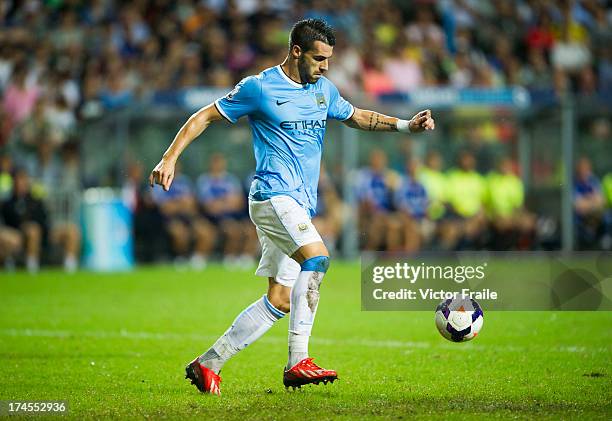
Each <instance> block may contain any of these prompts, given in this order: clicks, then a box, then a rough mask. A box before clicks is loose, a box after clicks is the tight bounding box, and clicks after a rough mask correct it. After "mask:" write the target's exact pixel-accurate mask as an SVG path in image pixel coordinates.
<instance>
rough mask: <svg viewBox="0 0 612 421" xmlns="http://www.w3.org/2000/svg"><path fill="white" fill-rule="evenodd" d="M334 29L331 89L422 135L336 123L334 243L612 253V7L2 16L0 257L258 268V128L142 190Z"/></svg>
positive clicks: (455, 5) (343, 250) (323, 185)
mask: <svg viewBox="0 0 612 421" xmlns="http://www.w3.org/2000/svg"><path fill="white" fill-rule="evenodd" d="M310 17H318V18H323V19H325V20H326V21H327V22H328V23H330V24H331V25H332V26H334V27H335V29H336V31H337V45H336V47H335V48H334V56H333V58H332V59H331V62H330V70H329V72H328V75H327V76H328V77H329V79H331V80H332V81H333V82H334V83H335V84H336V85H337V86H338V88H339V90H340V92H341V93H342V94H343V96H344V97H345V98H347V99H348V100H349V101H351V102H352V103H353V104H354V105H355V106H357V107H359V108H366V109H374V110H377V111H380V112H383V113H386V114H390V115H395V116H401V117H403V118H409V117H410V116H412V115H413V114H414V113H415V112H416V111H418V110H420V109H423V108H431V109H432V111H433V113H434V117H435V118H436V130H435V131H434V132H432V133H427V134H424V135H419V136H418V137H413V136H406V135H400V134H384V133H383V134H381V133H372V132H361V131H356V130H352V129H349V128H347V127H345V126H344V125H342V124H341V123H338V122H332V121H330V122H329V124H328V126H327V134H326V140H325V151H324V156H323V161H324V164H325V165H324V167H323V171H322V174H321V181H320V184H319V214H318V216H317V217H316V218H315V224H316V225H317V227H318V229H319V231H320V233H321V235H322V237H323V238H324V240H325V242H326V243H327V245H328V247H329V248H330V250H332V253H334V255H335V256H340V257H345V258H354V257H357V256H358V254H359V252H360V251H361V250H379V251H389V252H407V253H418V252H427V251H453V250H525V251H527V250H563V251H573V250H611V249H612V127H611V121H612V118H611V117H612V108H611V104H612V31H611V30H610V27H611V23H612V5H611V2H609V1H603V0H574V1H572V0H563V1H559V0H558V1H548V0H519V1H485V0H441V1H410V2H408V1H400V0H397V1H393V0H378V1H367V0H361V1H359V0H335V1H327V0H313V1H299V2H297V1H292V0H269V1H257V0H235V1H229V0H228V1H226V0H207V1H194V0H182V1H167V0H136V1H130V2H122V1H113V0H97V1H78V0H73V1H62V0H49V1H33V0H31V1H10V0H8V1H3V2H1V3H0V98H1V101H0V116H1V117H0V203H1V205H0V209H1V212H0V262H1V263H2V265H3V266H2V267H3V268H4V269H3V270H8V271H11V270H22V269H23V268H25V269H26V270H28V271H30V272H36V271H38V270H39V269H40V268H41V267H47V266H58V267H63V268H64V269H65V270H67V271H74V270H76V269H77V268H78V267H85V268H88V269H93V270H114V269H126V268H130V267H132V266H133V265H134V264H141V263H160V262H172V263H174V264H175V265H176V266H177V268H186V267H192V268H195V269H202V268H204V267H205V266H206V265H207V263H208V262H211V261H221V262H223V264H224V265H226V266H227V267H229V268H234V267H235V268H246V267H252V265H253V264H254V262H255V261H256V259H257V257H258V253H259V245H258V242H257V238H256V235H255V231H254V228H253V226H252V224H251V223H250V221H249V219H248V213H247V211H246V192H247V190H248V187H249V184H250V182H251V178H252V172H253V170H254V159H253V153H252V146H251V137H250V131H249V127H248V124H247V123H246V119H244V121H241V122H240V123H239V124H236V125H229V124H227V123H225V122H221V123H218V124H215V125H213V126H212V127H210V128H209V129H208V130H207V131H206V132H205V134H204V135H203V136H201V137H200V138H198V139H197V140H196V141H195V142H194V143H193V144H192V145H191V146H190V147H189V149H188V150H187V151H186V153H184V155H183V156H182V157H181V160H180V166H179V171H180V176H177V178H176V179H175V181H174V184H173V187H172V190H171V191H170V192H168V193H165V192H163V191H161V190H160V189H159V188H155V189H151V188H150V187H148V185H147V184H146V183H147V177H148V174H149V172H150V171H151V169H152V168H153V167H154V166H155V164H156V163H157V162H158V160H159V158H160V157H161V154H162V153H163V151H164V150H165V149H166V147H167V146H168V145H169V143H170V142H171V141H172V139H173V137H174V135H175V133H176V131H177V130H178V129H179V128H180V127H181V125H182V124H183V123H184V122H185V120H186V119H187V118H188V117H189V115H190V114H191V113H193V112H194V111H196V110H197V109H199V108H200V107H202V106H205V105H207V104H209V103H210V102H212V101H213V100H214V99H216V98H218V97H220V96H223V95H225V94H226V93H227V92H228V91H229V90H231V89H232V86H233V85H234V84H235V83H236V82H238V81H239V80H240V79H241V78H243V77H244V76H247V75H250V74H256V73H259V72H260V71H262V70H263V69H265V68H267V67H270V66H274V65H276V64H279V63H280V62H282V60H283V59H284V57H285V55H286V54H287V40H288V34H289V30H290V28H291V26H292V24H293V23H294V22H295V21H297V20H300V19H303V18H310Z"/></svg>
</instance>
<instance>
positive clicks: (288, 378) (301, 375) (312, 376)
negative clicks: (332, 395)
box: [283, 358, 338, 390]
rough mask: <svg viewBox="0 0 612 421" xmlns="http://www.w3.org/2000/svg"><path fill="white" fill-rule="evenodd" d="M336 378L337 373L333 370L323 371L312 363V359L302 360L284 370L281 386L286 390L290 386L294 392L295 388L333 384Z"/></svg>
mask: <svg viewBox="0 0 612 421" xmlns="http://www.w3.org/2000/svg"><path fill="white" fill-rule="evenodd" d="M337 378H338V373H336V371H335V370H325V369H324V368H321V367H319V366H318V365H316V364H315V363H314V362H312V358H304V359H303V360H302V361H300V362H299V363H297V364H296V365H294V366H293V367H291V368H290V369H289V370H285V372H284V374H283V384H284V385H285V387H286V388H289V386H291V387H293V390H295V388H296V387H297V388H300V387H302V386H303V385H305V384H310V383H314V384H319V383H321V382H323V384H327V382H330V383H333V382H334V380H336V379H337Z"/></svg>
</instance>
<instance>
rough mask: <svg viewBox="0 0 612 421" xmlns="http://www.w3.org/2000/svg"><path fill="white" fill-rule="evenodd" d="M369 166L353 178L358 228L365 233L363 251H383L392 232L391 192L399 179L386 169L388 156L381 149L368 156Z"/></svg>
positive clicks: (397, 184) (398, 176)
mask: <svg viewBox="0 0 612 421" xmlns="http://www.w3.org/2000/svg"><path fill="white" fill-rule="evenodd" d="M369 158H370V165H369V166H368V167H365V168H362V169H360V170H359V172H358V173H357V175H356V177H355V187H356V190H357V191H356V192H355V196H356V197H357V201H358V204H359V227H360V231H361V232H364V233H365V239H364V240H365V243H364V248H365V249H366V250H371V251H375V250H385V249H386V248H387V247H388V237H389V236H388V233H389V232H390V231H391V230H393V229H395V228H396V227H394V225H395V224H394V223H393V220H392V217H391V215H392V211H393V192H394V191H395V189H397V187H398V186H399V183H400V181H401V176H400V175H399V173H397V172H396V171H394V170H391V169H389V168H388V167H387V155H386V154H385V152H384V151H382V150H381V149H374V150H373V151H372V152H370V157H369Z"/></svg>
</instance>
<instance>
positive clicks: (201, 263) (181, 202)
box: [153, 166, 216, 270]
mask: <svg viewBox="0 0 612 421" xmlns="http://www.w3.org/2000/svg"><path fill="white" fill-rule="evenodd" d="M153 200H154V202H155V203H156V204H157V206H159V209H160V211H161V214H162V215H163V218H164V225H165V228H166V232H167V233H168V236H169V237H170V243H171V248H172V252H173V254H174V256H175V263H177V264H181V263H182V262H183V261H184V260H186V259H187V258H188V257H189V255H190V254H191V257H190V261H191V265H192V267H193V268H194V269H198V270H201V269H204V268H205V267H206V264H207V262H208V257H209V255H210V253H211V251H212V250H213V247H214V246H215V239H216V234H215V230H214V228H213V227H212V225H211V224H210V222H208V221H206V220H205V219H204V218H202V217H201V216H200V215H199V212H198V206H197V202H196V198H195V196H194V193H193V188H192V185H191V181H190V180H189V178H188V177H187V176H186V175H184V174H182V173H181V171H180V166H177V172H176V175H175V178H174V181H173V183H172V189H170V190H169V191H167V192H166V191H164V190H163V188H162V187H160V186H155V187H154V188H153ZM192 242H193V244H194V246H193V253H191V249H192V247H191V246H192Z"/></svg>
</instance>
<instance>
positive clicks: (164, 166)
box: [149, 158, 175, 191]
mask: <svg viewBox="0 0 612 421" xmlns="http://www.w3.org/2000/svg"><path fill="white" fill-rule="evenodd" d="M174 165H175V163H174V161H171V160H166V159H164V158H162V160H161V161H159V164H157V165H156V166H155V168H153V171H151V175H150V176H149V184H150V185H151V187H153V185H154V184H159V185H160V186H162V187H163V188H164V190H165V191H168V190H170V185H172V180H174Z"/></svg>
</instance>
